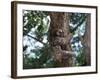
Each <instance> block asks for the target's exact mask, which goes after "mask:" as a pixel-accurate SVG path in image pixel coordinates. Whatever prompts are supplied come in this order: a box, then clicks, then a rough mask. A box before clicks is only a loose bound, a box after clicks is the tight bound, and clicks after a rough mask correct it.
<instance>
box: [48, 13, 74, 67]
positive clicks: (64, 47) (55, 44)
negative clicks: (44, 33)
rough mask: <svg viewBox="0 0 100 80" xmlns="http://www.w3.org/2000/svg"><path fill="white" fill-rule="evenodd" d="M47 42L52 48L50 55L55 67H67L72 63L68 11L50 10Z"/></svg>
mask: <svg viewBox="0 0 100 80" xmlns="http://www.w3.org/2000/svg"><path fill="white" fill-rule="evenodd" d="M49 15H50V18H51V23H50V28H49V38H48V40H49V43H50V46H51V47H52V49H53V52H52V57H53V59H54V61H55V65H56V67H68V66H72V64H73V58H72V56H73V53H71V52H70V51H71V48H70V44H69V40H70V38H71V35H70V32H69V26H68V20H69V19H68V13H64V12H50V13H49Z"/></svg>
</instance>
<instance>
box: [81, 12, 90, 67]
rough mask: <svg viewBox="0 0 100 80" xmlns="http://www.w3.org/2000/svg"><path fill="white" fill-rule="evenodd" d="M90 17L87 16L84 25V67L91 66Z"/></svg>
mask: <svg viewBox="0 0 100 80" xmlns="http://www.w3.org/2000/svg"><path fill="white" fill-rule="evenodd" d="M90 20H91V15H90V14H88V16H87V19H86V21H87V23H86V32H85V35H84V41H83V42H84V43H83V44H84V53H85V58H86V65H87V66H88V65H91V52H90V51H91V31H90V30H91V25H90V24H91V21H90Z"/></svg>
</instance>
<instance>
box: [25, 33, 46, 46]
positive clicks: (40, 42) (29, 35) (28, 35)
mask: <svg viewBox="0 0 100 80" xmlns="http://www.w3.org/2000/svg"><path fill="white" fill-rule="evenodd" d="M27 36H28V37H31V38H33V39H35V40H36V41H38V42H40V43H42V44H43V45H46V43H44V42H42V41H41V40H39V39H37V38H35V37H33V36H31V35H29V34H27Z"/></svg>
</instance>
